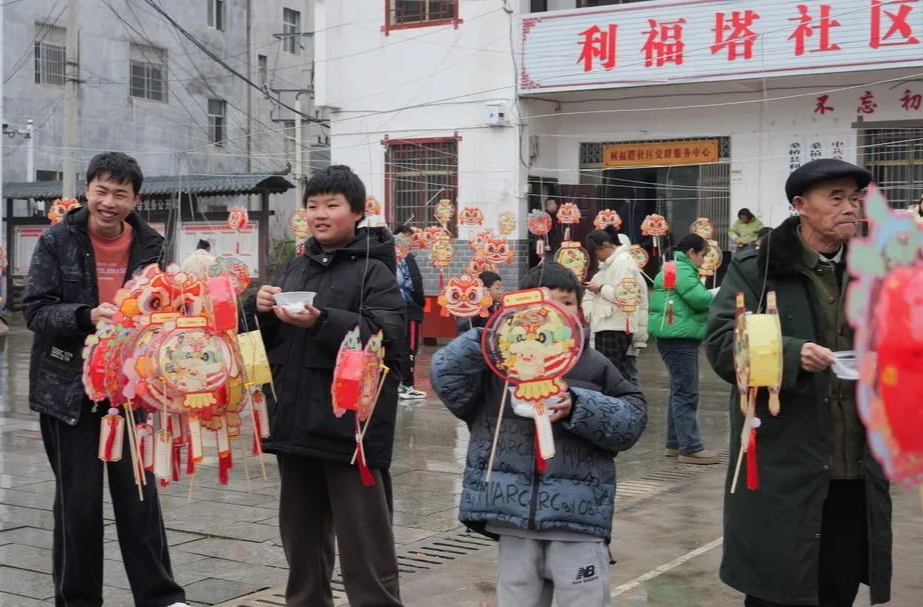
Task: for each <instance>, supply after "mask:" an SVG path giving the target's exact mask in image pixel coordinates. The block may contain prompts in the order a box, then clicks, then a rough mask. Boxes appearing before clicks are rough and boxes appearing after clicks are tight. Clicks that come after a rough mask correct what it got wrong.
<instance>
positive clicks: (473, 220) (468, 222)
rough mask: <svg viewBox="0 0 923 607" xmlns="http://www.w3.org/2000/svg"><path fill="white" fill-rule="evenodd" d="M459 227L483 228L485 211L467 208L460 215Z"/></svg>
mask: <svg viewBox="0 0 923 607" xmlns="http://www.w3.org/2000/svg"><path fill="white" fill-rule="evenodd" d="M458 225H462V226H481V225H484V211H482V210H481V209H479V208H477V207H465V208H463V209H462V210H461V212H459V214H458Z"/></svg>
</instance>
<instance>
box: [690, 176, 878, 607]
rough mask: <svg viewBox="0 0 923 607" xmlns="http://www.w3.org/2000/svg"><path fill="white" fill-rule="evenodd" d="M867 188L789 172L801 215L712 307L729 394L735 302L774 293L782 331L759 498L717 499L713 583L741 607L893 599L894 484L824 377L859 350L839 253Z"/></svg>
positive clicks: (734, 412)
mask: <svg viewBox="0 0 923 607" xmlns="http://www.w3.org/2000/svg"><path fill="white" fill-rule="evenodd" d="M870 181H871V175H870V174H869V173H868V172H867V171H865V170H864V169H861V168H859V167H857V166H855V165H853V164H850V163H848V162H843V161H841V160H831V159H822V160H815V161H812V162H810V163H808V164H806V165H804V166H803V167H801V168H800V169H798V170H797V171H795V172H794V173H792V174H791V176H790V177H789V178H788V181H787V183H786V185H785V192H786V194H787V195H788V200H789V202H791V204H792V206H793V207H794V209H795V211H797V215H796V216H794V217H790V218H788V219H786V220H785V221H784V222H782V224H781V225H780V226H778V227H777V228H776V229H775V230H773V231H772V232H771V233H770V234H769V235H768V236H767V237H766V238H765V240H764V242H763V243H762V246H760V248H759V250H758V251H749V252H747V253H745V254H742V255H740V256H738V257H737V259H735V260H734V261H733V262H732V264H731V266H730V269H729V270H728V274H727V277H726V278H725V280H724V283H723V284H722V288H721V291H720V292H719V294H718V296H717V297H716V298H715V300H714V302H713V303H712V306H711V317H710V319H709V324H708V329H707V333H706V338H705V340H706V341H705V344H706V352H707V354H708V359H709V361H710V362H711V365H712V367H714V369H715V371H716V372H717V373H718V374H719V375H720V376H721V377H722V378H724V379H725V380H726V381H728V382H730V383H732V384H733V383H734V382H735V374H734V312H735V301H734V300H735V295H736V293H738V292H743V293H744V295H745V299H746V308H747V310H749V311H752V312H764V311H765V309H764V308H761V307H760V306H765V303H766V293H767V292H769V291H775V292H776V296H777V301H778V308H779V317H780V320H781V323H782V336H783V337H782V352H783V368H782V391H781V395H780V396H781V412H780V414H779V415H778V416H773V415H771V414H770V413H769V411H768V409H767V401H768V394H767V392H766V390H765V389H763V390H760V391H759V395H758V398H757V405H756V415H757V417H759V419H760V420H761V425H760V426H759V429H758V430H757V434H756V450H755V453H757V458H756V463H757V470H758V478H759V481H758V482H759V488H758V489H756V490H753V491H751V490H749V489H748V488H747V487H745V486H744V485H743V483H741V485H740V486H739V487H738V488H737V491H736V492H735V493H734V494H733V495H731V494H730V493H729V492H728V493H727V494H726V495H725V500H724V558H723V560H722V563H721V579H722V580H724V582H725V583H727V584H728V585H730V586H732V587H734V588H736V589H737V590H739V591H741V592H743V593H744V594H746V595H747V597H746V600H745V603H744V604H745V605H746V606H747V607H766V606H771V607H774V606H782V605H822V606H843V607H846V606H849V605H852V604H853V601H854V600H855V598H856V595H857V593H858V590H859V585H860V583H865V584H868V585H869V586H870V587H871V601H872V603H884V602H887V601H888V600H889V598H890V584H891V499H890V496H889V494H888V482H887V480H886V479H885V477H884V475H883V474H882V471H881V468H880V467H879V465H878V463H877V462H876V461H875V459H874V458H873V457H871V455H870V454H869V447H868V443H867V441H866V436H865V429H864V427H863V425H862V422H861V420H860V419H859V415H858V413H857V412H856V403H855V384H854V383H853V382H850V381H844V380H840V379H838V378H837V377H836V376H835V375H834V374H833V372H832V371H831V369H830V366H831V364H832V363H833V361H834V357H833V352H835V351H843V350H851V349H852V347H853V333H852V329H851V328H850V326H849V325H848V324H847V322H846V317H845V313H844V299H845V293H846V283H847V282H848V273H847V272H846V259H847V257H846V250H847V247H848V246H849V240H850V239H851V238H852V237H853V236H854V235H855V234H856V222H857V220H858V219H859V216H860V211H861V203H862V195H863V190H864V189H865V187H866V186H868V184H869V182H870ZM730 413H731V458H730V461H731V462H735V463H736V460H737V455H738V450H739V448H740V445H739V443H740V438H739V437H740V435H741V430H742V427H743V422H744V418H743V415H742V414H741V413H740V408H739V397H738V395H737V391H736V389H734V390H732V394H731V399H730ZM732 474H733V470H729V475H728V487H727V488H728V490H730V482H731V476H732Z"/></svg>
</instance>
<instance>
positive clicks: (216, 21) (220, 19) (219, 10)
mask: <svg viewBox="0 0 923 607" xmlns="http://www.w3.org/2000/svg"><path fill="white" fill-rule="evenodd" d="M205 1H206V2H208V27H213V28H215V29H216V30H218V31H221V32H223V31H224V27H225V21H226V20H227V14H226V13H225V10H226V9H225V1H224V0H205Z"/></svg>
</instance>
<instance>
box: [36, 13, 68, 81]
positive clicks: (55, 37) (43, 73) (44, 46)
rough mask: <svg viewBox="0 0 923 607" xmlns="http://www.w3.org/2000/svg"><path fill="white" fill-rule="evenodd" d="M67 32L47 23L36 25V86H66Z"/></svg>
mask: <svg viewBox="0 0 923 607" xmlns="http://www.w3.org/2000/svg"><path fill="white" fill-rule="evenodd" d="M66 44H67V30H66V29H64V28H63V27H58V26H56V25H49V24H47V23H36V24H35V84H50V85H53V86H64V63H65V48H66Z"/></svg>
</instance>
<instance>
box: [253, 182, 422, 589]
mask: <svg viewBox="0 0 923 607" xmlns="http://www.w3.org/2000/svg"><path fill="white" fill-rule="evenodd" d="M305 205H306V209H307V220H308V227H309V228H310V230H311V233H312V234H313V236H312V238H311V239H310V240H309V241H308V242H307V245H306V246H305V253H304V255H300V256H298V257H297V258H295V259H294V260H292V261H291V262H290V263H289V264H288V265H286V266H285V267H284V268H283V269H282V271H281V273H280V275H279V276H278V277H277V278H276V280H275V281H274V282H273V285H275V286H270V285H265V286H263V287H262V288H261V289H260V290H259V292H258V293H257V294H256V295H255V296H253V297H251V298H249V299H248V300H247V302H246V303H245V304H244V307H245V311H246V313H247V318H252V316H253V314H254V313H256V315H257V316H258V317H259V319H260V329H261V331H262V336H263V342H264V343H265V344H266V350H267V353H268V355H269V363H270V365H271V367H272V375H273V379H274V381H275V387H276V394H277V395H278V401H276V402H274V403H270V404H271V409H270V437H269V438H268V439H266V440H265V441H264V443H263V444H264V447H265V449H266V451H267V452H270V453H275V454H277V456H278V459H279V472H280V475H281V476H282V491H281V495H280V498H279V529H280V532H281V536H282V545H283V547H284V548H285V556H286V558H287V559H288V562H289V576H288V586H287V588H286V591H285V598H286V604H287V605H328V604H331V599H330V576H331V574H332V572H333V564H334V557H335V551H334V537H335V538H336V546H338V547H339V553H340V565H341V568H342V571H343V580H344V582H345V585H346V594H347V595H348V596H349V604H350V605H353V606H354V607H360V606H364V607H372V606H374V607H398V606H400V605H401V602H400V592H399V588H398V570H397V557H396V555H395V551H394V534H393V532H392V529H391V510H392V504H391V478H390V476H389V474H388V468H389V466H390V465H391V451H392V447H393V443H394V417H395V414H396V411H397V388H398V384H399V382H400V373H399V372H398V369H399V368H400V367H399V365H400V363H401V360H402V358H403V356H404V353H403V349H404V326H405V313H406V312H405V307H404V300H403V299H402V298H401V293H400V291H399V289H398V286H397V279H396V277H395V267H396V263H397V261H396V258H395V254H394V241H393V239H392V238H391V235H390V233H389V232H388V231H387V230H385V229H383V228H358V229H357V225H358V224H359V222H360V220H361V219H362V217H363V215H364V212H365V186H364V185H363V184H362V181H361V180H360V179H359V178H358V177H357V176H356V175H355V174H354V173H353V172H352V171H351V170H350V169H349V168H348V167H345V166H332V167H330V168H328V169H326V170H325V171H322V172H320V173H317V174H315V175H314V176H313V177H312V178H311V179H310V180H309V181H308V183H307V185H306V186H305ZM283 291H286V292H287V291H314V292H315V293H317V296H316V298H315V299H314V304H313V305H308V304H306V305H305V306H304V310H303V311H297V312H291V311H289V310H286V309H284V308H281V307H278V306H275V302H274V300H273V295H274V294H276V293H280V292H283ZM356 325H358V326H359V327H360V330H361V334H362V341H363V343H365V342H366V341H367V340H368V338H369V337H370V336H371V335H372V334H374V333H376V332H377V331H379V330H382V331H383V332H384V347H385V364H386V365H387V366H388V367H390V368H391V369H392V372H391V373H390V374H389V375H388V376H387V381H386V382H385V385H384V388H383V390H382V391H381V395H380V397H379V399H378V405H377V407H376V409H375V414H374V416H372V418H371V421H370V424H371V425H370V426H369V430H368V433H367V434H366V435H365V440H364V446H365V456H366V459H367V461H368V466H369V468H371V471H372V475H373V478H374V480H375V484H374V485H372V486H365V485H364V484H363V483H362V481H361V480H360V475H359V471H358V470H357V468H356V466H353V465H350V460H351V459H352V455H353V451H354V449H355V447H356V441H355V434H354V417H353V416H354V414H353V413H352V412H347V413H346V414H345V415H343V417H339V418H338V417H336V416H335V415H334V414H333V407H332V404H331V384H332V382H333V370H334V367H335V365H336V358H337V353H338V351H339V348H340V344H341V343H342V341H343V338H344V337H345V335H346V333H347V332H348V331H349V330H351V329H352V328H353V327H355V326H356Z"/></svg>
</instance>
